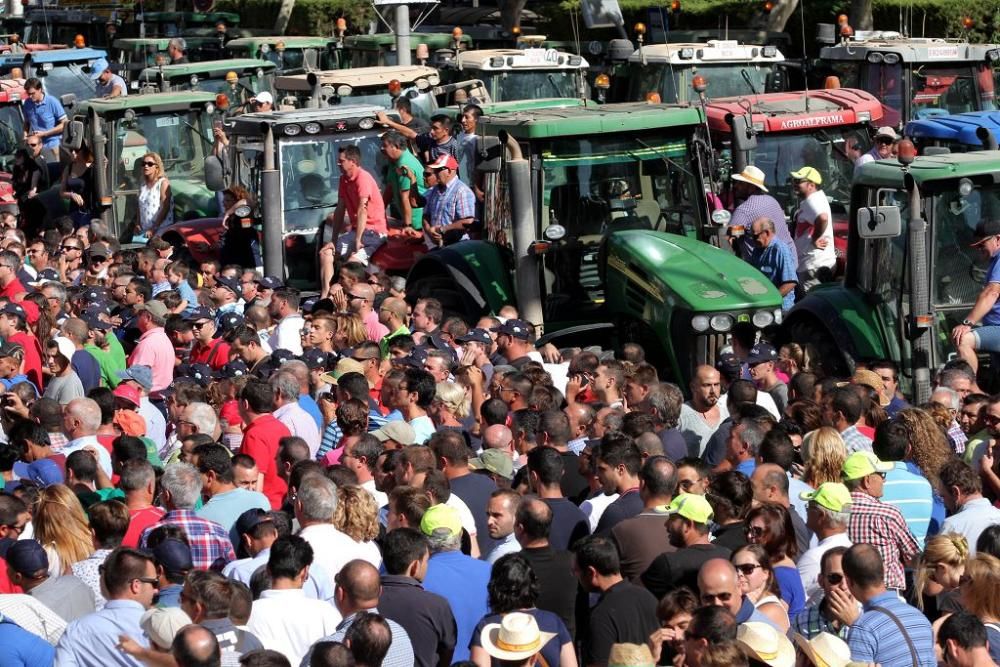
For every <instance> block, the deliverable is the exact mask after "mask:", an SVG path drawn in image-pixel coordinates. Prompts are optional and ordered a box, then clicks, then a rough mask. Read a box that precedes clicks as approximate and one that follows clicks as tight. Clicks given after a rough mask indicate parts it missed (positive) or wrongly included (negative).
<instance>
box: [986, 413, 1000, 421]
mask: <svg viewBox="0 0 1000 667" xmlns="http://www.w3.org/2000/svg"><path fill="white" fill-rule="evenodd" d="M983 421H984V422H985V423H987V424H1000V416H997V415H991V414H989V413H987V414H985V415H983Z"/></svg>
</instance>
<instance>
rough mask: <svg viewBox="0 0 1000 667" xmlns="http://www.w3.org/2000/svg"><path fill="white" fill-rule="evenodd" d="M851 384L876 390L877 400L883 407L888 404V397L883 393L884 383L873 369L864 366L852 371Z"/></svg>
mask: <svg viewBox="0 0 1000 667" xmlns="http://www.w3.org/2000/svg"><path fill="white" fill-rule="evenodd" d="M851 384H858V385H861V386H862V387H868V388H869V389H873V390H875V391H876V392H878V402H879V405H881V406H882V407H883V408H884V407H885V406H887V405H889V399H888V398H886V397H885V396H884V394H885V383H884V382H882V378H881V377H879V374H878V373H876V372H875V371H870V370H868V369H866V368H862V369H861V370H858V371H854V375H853V376H851Z"/></svg>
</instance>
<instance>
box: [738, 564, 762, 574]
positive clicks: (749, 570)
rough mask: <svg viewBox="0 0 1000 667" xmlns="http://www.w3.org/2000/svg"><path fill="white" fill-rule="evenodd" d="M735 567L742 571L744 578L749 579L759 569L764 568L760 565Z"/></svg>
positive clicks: (739, 565)
mask: <svg viewBox="0 0 1000 667" xmlns="http://www.w3.org/2000/svg"><path fill="white" fill-rule="evenodd" d="M733 567H735V568H736V569H737V570H739V571H740V573H741V574H742V575H743V576H746V577H749V576H750V575H751V574H753V571H754V570H756V569H757V568H758V567H764V566H763V565H761V564H760V563H740V564H738V565H737V564H736V563H733Z"/></svg>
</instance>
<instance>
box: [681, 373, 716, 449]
mask: <svg viewBox="0 0 1000 667" xmlns="http://www.w3.org/2000/svg"><path fill="white" fill-rule="evenodd" d="M689 386H690V388H691V400H690V401H686V402H685V403H684V405H682V406H681V416H680V419H679V420H678V422H677V428H678V430H680V432H681V435H683V436H684V441H685V442H686V443H687V446H688V456H695V457H698V456H701V455H702V454H703V453H704V451H705V446H706V445H707V444H708V440H709V438H711V437H712V434H713V433H715V431H716V429H718V428H719V424H721V423H722V422H723V421H724V420H725V419H726V417H728V416H729V410H727V409H726V404H725V402H724V401H720V400H719V397H720V396H721V395H722V376H721V375H719V371H717V370H715V369H714V368H712V367H711V366H698V368H697V369H695V373H694V377H693V378H691V384H690V385H689Z"/></svg>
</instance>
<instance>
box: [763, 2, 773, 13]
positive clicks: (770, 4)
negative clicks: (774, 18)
mask: <svg viewBox="0 0 1000 667" xmlns="http://www.w3.org/2000/svg"><path fill="white" fill-rule="evenodd" d="M772 9H774V3H773V2H771V0H767V2H765V3H764V12H765V13H767V14H770V13H771V10H772Z"/></svg>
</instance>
